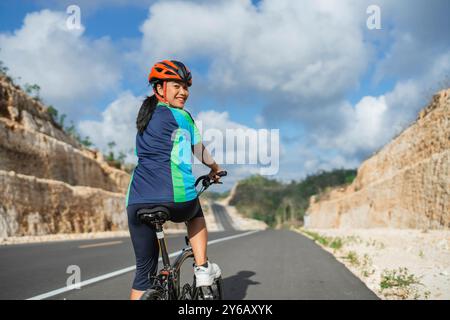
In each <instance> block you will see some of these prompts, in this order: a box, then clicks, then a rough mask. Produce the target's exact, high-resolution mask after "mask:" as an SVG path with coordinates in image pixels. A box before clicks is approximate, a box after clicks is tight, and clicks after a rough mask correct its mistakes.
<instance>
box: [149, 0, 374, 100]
mask: <svg viewBox="0 0 450 320" xmlns="http://www.w3.org/2000/svg"><path fill="white" fill-rule="evenodd" d="M360 9H361V8H360V7H359V5H358V3H357V2H354V1H351V0H350V1H340V2H339V4H337V3H334V2H329V1H314V2H312V1H287V0H276V1H274V0H265V1H262V2H261V3H260V4H259V6H258V7H255V6H254V5H252V3H251V1H250V0H246V1H244V0H231V1H211V2H207V3H201V4H199V3H193V2H181V1H170V2H158V3H156V4H154V5H153V6H152V7H151V8H150V13H149V17H148V19H147V20H146V21H145V22H144V24H143V25H142V27H141V31H142V33H143V38H142V52H141V54H142V61H143V65H145V66H147V64H148V61H156V60H160V59H164V58H173V59H180V60H183V61H186V60H189V59H204V61H205V63H209V64H210V65H209V69H208V74H209V79H210V85H211V86H212V87H216V88H220V87H222V89H228V90H231V89H233V90H242V89H243V88H253V89H257V90H261V91H263V92H266V93H267V92H273V91H280V92H282V93H284V94H286V93H288V94H292V95H294V96H297V97H305V98H311V97H318V96H321V97H323V96H328V97H332V96H334V95H339V94H342V92H343V91H345V90H348V89H349V88H352V87H354V86H355V85H356V84H357V81H358V78H359V76H360V75H361V73H362V72H363V71H364V69H365V67H366V64H367V56H368V53H367V47H366V46H365V45H364V43H363V39H362V31H361V28H360V27H359V25H360V24H361V23H362V21H363V20H364V18H365V14H358V10H360ZM361 12H363V13H364V12H365V11H364V10H363V11H361ZM168 18H169V19H170V23H167V19H168ZM197 61H198V60H197ZM147 67H148V66H147Z"/></svg>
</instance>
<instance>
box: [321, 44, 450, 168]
mask: <svg viewBox="0 0 450 320" xmlns="http://www.w3.org/2000/svg"><path fill="white" fill-rule="evenodd" d="M446 75H447V76H448V75H450V51H449V52H444V53H442V54H441V55H439V56H438V57H437V58H436V60H435V61H434V62H433V63H432V64H431V65H430V66H429V68H428V71H427V72H425V73H424V74H422V75H421V76H420V77H416V78H414V79H408V80H405V81H399V82H398V83H397V84H396V85H395V86H394V88H393V89H392V90H391V91H389V92H386V93H385V94H383V95H380V96H365V97H363V98H362V99H361V100H360V101H359V102H358V103H357V104H356V105H355V106H351V105H350V104H343V105H342V106H341V108H340V109H338V110H337V112H339V113H340V114H341V116H343V118H344V119H345V121H344V122H345V123H346V126H345V128H344V129H343V130H342V131H340V132H338V133H336V132H324V131H321V132H320V133H319V132H315V133H314V134H313V135H312V141H314V142H315V143H317V144H318V146H319V147H321V148H324V149H327V148H333V149H335V150H338V151H339V152H340V154H341V155H342V156H344V157H345V158H348V159H349V160H350V159H355V158H356V159H359V160H363V159H364V158H366V157H367V156H369V155H370V154H371V153H373V151H375V150H377V149H379V148H381V147H382V146H383V145H385V144H386V143H388V142H389V141H390V139H392V138H393V137H394V136H395V135H397V134H399V133H401V132H402V131H403V130H404V129H405V128H407V127H408V126H409V125H411V123H412V122H413V121H414V120H415V119H416V117H417V114H418V112H419V111H420V110H421V109H422V108H424V107H425V106H426V104H427V103H429V101H430V99H431V96H432V95H433V94H434V93H435V92H436V91H438V90H440V89H443V88H448V87H449V85H450V83H449V82H447V83H444V82H442V83H439V82H436V80H437V79H443V78H444V77H445V76H446ZM447 79H449V78H447ZM447 81H448V80H447Z"/></svg>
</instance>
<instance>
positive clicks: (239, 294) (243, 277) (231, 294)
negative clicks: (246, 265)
mask: <svg viewBox="0 0 450 320" xmlns="http://www.w3.org/2000/svg"><path fill="white" fill-rule="evenodd" d="M255 274H256V273H255V272H253V271H239V273H238V274H236V275H234V276H231V277H228V278H225V279H223V287H224V293H223V295H224V299H229V300H243V299H244V298H245V296H246V295H247V288H248V286H251V285H258V284H260V282H257V281H253V280H251V279H250V277H253V276H254V275H255Z"/></svg>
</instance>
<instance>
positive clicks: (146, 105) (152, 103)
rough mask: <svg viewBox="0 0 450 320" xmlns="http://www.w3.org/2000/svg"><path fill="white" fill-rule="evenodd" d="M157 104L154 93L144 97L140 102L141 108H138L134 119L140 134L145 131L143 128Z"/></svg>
mask: <svg viewBox="0 0 450 320" xmlns="http://www.w3.org/2000/svg"><path fill="white" fill-rule="evenodd" d="M157 104H158V98H156V96H155V95H152V96H150V97H147V98H145V100H144V101H143V102H142V105H141V108H140V109H139V113H138V116H137V119H136V128H137V131H138V133H139V134H140V135H142V134H143V133H144V131H145V128H146V127H147V125H148V122H149V121H150V119H151V118H152V115H153V112H154V111H155V109H156V105H157Z"/></svg>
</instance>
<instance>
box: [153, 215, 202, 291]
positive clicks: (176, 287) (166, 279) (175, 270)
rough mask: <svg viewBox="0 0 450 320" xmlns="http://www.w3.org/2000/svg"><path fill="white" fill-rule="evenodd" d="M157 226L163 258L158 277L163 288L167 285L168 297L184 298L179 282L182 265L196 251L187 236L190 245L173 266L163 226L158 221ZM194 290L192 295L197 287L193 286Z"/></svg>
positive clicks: (192, 256)
mask: <svg viewBox="0 0 450 320" xmlns="http://www.w3.org/2000/svg"><path fill="white" fill-rule="evenodd" d="M155 228H156V235H157V238H158V242H159V247H160V249H161V256H162V260H163V268H162V269H161V270H160V272H159V274H158V276H157V278H158V280H159V282H160V285H161V286H162V288H161V289H164V287H167V293H168V299H169V300H179V299H180V298H182V294H181V289H180V282H179V280H180V270H181V266H182V264H183V263H184V261H185V260H186V259H189V258H194V253H193V251H192V248H191V247H190V246H189V240H188V239H187V237H186V244H187V245H188V247H185V248H183V249H182V251H181V253H180V254H179V255H178V256H177V258H176V259H175V262H174V263H173V265H172V266H171V265H170V259H169V254H168V251H167V246H166V241H165V238H164V230H163V226H162V225H161V224H159V223H158V224H155ZM192 290H193V292H192V295H193V296H194V295H195V294H196V288H195V287H193V288H192Z"/></svg>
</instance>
